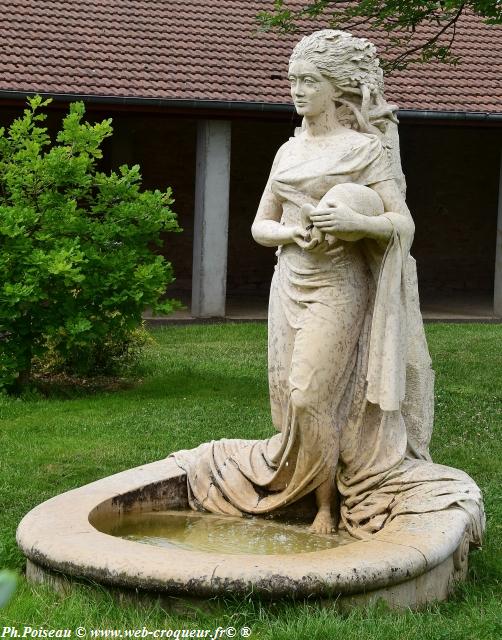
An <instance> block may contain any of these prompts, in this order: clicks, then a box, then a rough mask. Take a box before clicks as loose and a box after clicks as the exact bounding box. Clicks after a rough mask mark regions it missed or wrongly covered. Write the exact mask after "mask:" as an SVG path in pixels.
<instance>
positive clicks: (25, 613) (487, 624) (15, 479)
mask: <svg viewBox="0 0 502 640" xmlns="http://www.w3.org/2000/svg"><path fill="white" fill-rule="evenodd" d="M427 334H428V340H429V346H430V350H431V354H432V358H433V363H434V368H435V370H436V375H437V379H436V427H435V432H434V437H433V443H432V454H433V458H434V460H435V461H436V462H440V463H443V464H447V465H451V466H455V467H460V468H462V469H464V470H465V471H467V472H468V473H469V474H470V475H472V476H473V478H474V479H475V480H476V482H477V483H478V484H479V486H480V487H481V489H482V490H483V493H484V496H485V500H486V511H487V519H488V531H487V534H486V540H485V545H484V547H483V550H482V551H477V552H475V553H473V554H471V560H470V572H469V579H468V582H467V583H466V584H465V585H464V586H462V587H460V588H459V589H458V590H457V592H456V594H455V596H454V597H453V598H452V599H451V600H450V601H449V602H448V603H444V604H438V605H434V606H431V607H430V608H428V609H427V610H425V611H422V612H419V613H413V612H407V613H395V612H389V611H387V610H386V609H385V607H380V606H377V607H373V608H369V609H364V610H355V611H352V612H351V613H345V614H340V613H337V612H336V611H335V610H334V609H333V608H332V607H323V606H321V605H320V604H318V603H316V602H314V601H309V602H302V603H296V604H295V603H275V604H274V603H264V602H259V601H253V600H246V601H243V600H239V601H236V600H228V601H224V602H222V601H218V602H214V603H213V604H212V606H211V607H199V606H196V605H192V606H190V607H188V608H185V609H182V610H180V611H179V612H178V613H173V610H172V609H169V611H165V610H163V609H162V608H161V607H160V606H159V605H151V604H145V605H138V604H132V603H120V602H118V601H117V600H115V599H113V598H112V597H111V596H110V594H109V593H107V592H106V590H104V589H102V588H100V587H99V586H94V585H82V586H79V587H78V588H77V589H76V590H74V591H72V593H71V594H70V595H65V596H64V595H58V594H56V593H54V592H52V591H51V590H50V589H48V588H45V587H44V588H42V587H40V586H36V587H33V586H31V585H29V584H28V583H26V582H25V580H24V579H23V578H21V579H20V582H19V586H18V590H17V592H16V595H15V597H14V598H13V600H12V601H11V603H10V605H9V606H8V607H7V608H6V609H4V610H1V611H0V637H1V636H2V626H3V625H10V626H17V627H18V628H20V629H21V630H22V626H23V625H30V626H33V627H35V626H40V625H42V626H44V625H45V626H47V627H48V628H53V629H57V628H63V627H66V628H76V627H78V626H86V627H88V628H89V629H90V628H94V627H97V628H102V627H110V628H135V627H143V626H146V628H147V629H151V630H153V629H177V628H192V629H197V628H199V629H212V628H217V627H218V626H221V627H228V626H234V627H236V628H237V629H239V628H240V627H242V626H248V627H250V628H251V630H252V635H251V638H279V639H282V638H284V640H286V639H287V640H292V639H296V638H309V639H311V638H314V639H317V638H319V639H320V638H323V639H324V638H329V639H331V638H333V639H335V638H343V640H352V639H354V640H356V639H357V640H359V639H391V638H392V639H399V640H401V639H406V640H408V639H410V640H411V639H417V640H418V639H420V640H427V639H432V638H434V639H438V640H439V639H441V640H454V639H462V640H464V639H471V638H472V639H476V640H478V639H479V640H484V639H487V640H488V639H489V640H492V639H493V640H495V639H497V638H502V606H501V601H502V597H501V596H502V589H501V579H502V558H501V554H500V548H501V546H502V495H501V493H502V490H501V486H502V473H501V468H502V465H501V459H502V433H501V431H502V429H501V426H502V425H501V423H502V326H501V325H465V324H464V325H447V324H434V325H428V326H427ZM153 335H154V340H155V343H154V344H152V345H151V347H149V350H148V354H147V356H146V357H145V359H144V362H143V363H142V364H141V368H140V375H141V382H140V383H138V384H135V385H133V386H130V387H129V388H125V389H123V390H119V391H114V392H111V391H109V392H99V393H95V394H94V395H87V396H84V395H82V394H80V395H78V394H74V395H73V397H66V398H65V397H62V396H61V395H59V397H58V396H57V395H56V396H54V397H51V398H49V399H47V398H42V397H37V396H36V395H34V396H32V397H25V398H22V399H13V398H7V397H4V396H0V421H1V422H0V424H1V428H0V513H1V522H0V568H2V567H10V568H16V569H17V570H18V571H20V572H22V569H23V564H24V560H23V557H22V555H21V554H20V552H19V550H18V549H17V547H16V544H15V538H14V536H15V530H16V526H17V524H18V522H19V521H20V519H21V518H22V516H23V515H24V514H25V513H26V512H27V511H28V510H30V509H31V508H32V507H34V506H35V505H36V504H38V503H40V502H42V501H43V500H46V499H48V498H50V497H51V496H54V495H56V494H58V493H60V492H62V491H65V490H68V489H71V488H74V487H77V486H80V485H82V484H85V483H87V482H91V481H93V480H96V479H98V478H102V477H104V476H107V475H109V474H111V473H115V472H117V471H121V470H123V469H127V468H130V467H135V466H138V465H140V464H143V463H146V462H151V461H153V460H157V459H159V458H163V457H165V456H166V455H167V454H168V453H169V452H171V451H174V450H177V449H181V448H189V447H193V446H195V445H197V444H198V443H200V442H202V441H207V440H209V439H213V438H215V439H216V438H221V437H242V438H248V437H249V438H261V437H266V436H268V435H270V434H271V433H272V427H271V422H270V417H269V408H268V390H267V378H266V327H265V325H263V324H235V325H229V324H226V325H204V326H188V327H169V328H164V329H161V330H157V331H155V332H154V334H153ZM237 637H240V636H239V634H238V635H237Z"/></svg>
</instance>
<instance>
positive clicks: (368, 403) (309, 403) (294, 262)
mask: <svg viewBox="0 0 502 640" xmlns="http://www.w3.org/2000/svg"><path fill="white" fill-rule="evenodd" d="M288 77H289V80H290V82H291V95H292V97H293V101H294V104H295V108H296V110H297V112H298V114H299V115H301V116H303V125H302V127H301V129H300V130H299V131H298V132H297V135H296V136H295V137H293V138H291V139H290V140H288V141H287V142H286V143H285V144H284V145H283V146H282V147H281V148H280V149H279V151H278V152H277V155H276V158H275V160H274V163H273V166H272V171H271V173H270V178H269V181H268V183H267V185H266V187H265V191H264V193H263V197H262V199H261V202H260V205H259V208H258V212H257V214H256V219H255V221H254V223H253V227H252V233H253V237H254V238H255V240H256V241H257V242H259V243H260V244H262V245H265V246H270V247H279V249H278V251H277V256H278V260H277V266H276V267H275V273H274V277H273V280H272V285H271V291H270V306H269V344H268V349H269V384H270V400H271V409H272V420H273V423H274V426H275V428H276V429H277V431H278V433H276V434H275V435H273V436H272V437H270V438H269V439H267V440H263V441H256V440H230V439H229V440H220V441H214V442H210V443H206V444H203V445H201V446H199V447H198V448H197V449H194V450H190V451H180V452H177V453H175V454H173V455H174V456H175V459H176V462H177V463H178V465H179V466H180V467H182V468H183V469H184V470H185V471H186V473H187V479H188V487H189V498H190V504H191V506H192V507H193V508H195V509H205V510H208V511H211V512H214V513H223V514H232V515H242V514H265V513H268V512H271V511H274V510H276V509H279V508H281V507H284V506H285V505H288V504H290V503H293V502H295V501H297V500H299V499H300V498H302V497H303V496H305V495H306V494H308V493H311V492H314V493H315V497H316V502H317V509H318V510H317V515H316V517H315V519H314V522H313V524H312V527H311V529H312V530H313V531H314V532H319V533H328V532H330V531H332V529H333V528H334V526H335V521H339V524H340V526H341V527H342V528H344V529H346V530H348V531H349V532H350V533H351V534H352V535H354V536H356V537H358V538H363V537H366V536H368V535H371V534H372V533H374V532H376V531H378V530H380V529H381V528H382V527H383V526H384V525H385V524H386V523H387V522H389V521H390V520H391V519H393V518H395V517H396V516H398V515H399V514H402V513H422V512H427V511H437V510H442V509H448V508H452V507H457V508H462V509H465V510H466V511H467V512H468V513H469V514H470V516H471V538H472V540H473V541H475V542H479V540H480V536H481V533H482V529H483V511H482V502H481V495H480V492H479V489H478V487H477V486H476V485H475V483H474V482H473V481H472V480H471V478H469V476H467V475H466V474H465V473H463V472H462V471H458V470H456V469H451V468H449V467H445V466H441V465H436V464H433V463H432V462H431V461H430V457H429V453H428V444H429V440H430V435H431V431H432V419H433V372H432V370H431V368H430V358H429V355H428V351H427V345H426V342H425V336H424V331H423V325H422V320H421V316H420V311H419V307H418V295H417V285H416V272H415V267H414V261H413V259H412V258H411V257H410V256H409V250H410V246H411V242H412V238H413V232H414V224H413V221H412V218H411V215H410V213H409V211H408V208H407V206H406V203H405V200H404V197H403V192H404V178H403V175H402V172H401V165H400V160H399V147H398V138H397V125H396V118H395V116H394V111H395V107H391V106H390V105H389V104H387V103H386V101H385V100H384V97H383V78H382V72H381V69H380V67H379V61H378V58H377V57H376V52H375V48H374V46H373V45H372V44H371V43H370V42H368V41H367V40H365V39H361V38H356V37H353V36H351V35H350V34H349V33H346V32H342V31H333V30H324V31H318V32H316V33H313V34H312V35H310V36H308V37H305V38H303V40H301V42H300V43H299V44H298V45H297V46H296V47H295V49H294V51H293V54H292V56H291V60H290V65H289V76H288ZM337 492H338V493H339V494H340V500H339V502H338V503H337V501H336V500H335V494H336V493H337ZM337 504H338V505H339V506H336V505H337ZM333 509H336V513H333ZM335 516H336V517H335Z"/></svg>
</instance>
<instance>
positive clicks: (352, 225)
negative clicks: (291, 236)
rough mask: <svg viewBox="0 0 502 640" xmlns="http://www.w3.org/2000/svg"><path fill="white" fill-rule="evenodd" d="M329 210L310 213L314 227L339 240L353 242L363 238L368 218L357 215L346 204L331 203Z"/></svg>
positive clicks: (316, 210) (317, 210)
mask: <svg viewBox="0 0 502 640" xmlns="http://www.w3.org/2000/svg"><path fill="white" fill-rule="evenodd" d="M327 205H328V207H329V208H326V209H315V210H314V211H312V212H311V213H310V218H311V220H312V222H313V223H314V226H315V227H316V228H317V229H319V230H320V231H322V232H323V233H329V234H330V235H333V236H335V237H337V238H340V240H347V241H349V242H354V241H356V240H360V239H361V238H364V237H365V235H366V227H367V221H368V217H367V216H364V215H361V214H360V213H357V212H356V211H354V210H353V209H351V208H350V207H349V206H347V205H346V204H343V203H341V202H335V201H331V202H328V203H327Z"/></svg>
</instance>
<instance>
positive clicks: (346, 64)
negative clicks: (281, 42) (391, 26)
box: [289, 29, 383, 94]
mask: <svg viewBox="0 0 502 640" xmlns="http://www.w3.org/2000/svg"><path fill="white" fill-rule="evenodd" d="M300 60H304V61H306V62H310V63H311V64H312V65H314V67H316V69H317V70H318V71H319V73H320V74H321V75H322V76H324V77H325V78H327V79H328V80H330V81H331V82H332V83H333V85H334V86H335V87H336V88H337V89H338V90H340V91H342V92H343V93H359V94H360V93H361V90H362V87H367V88H368V89H369V90H370V91H371V92H373V93H376V92H382V91H383V73H382V69H381V68H380V63H379V60H378V58H377V55H376V49H375V46H374V45H373V44H372V43H371V42H370V41H369V40H366V38H356V37H354V36H353V35H351V34H350V33H348V32H346V31H335V30H334V29H323V30H322V31H315V32H314V33H312V34H311V35H309V36H305V37H304V38H302V39H301V40H300V42H299V43H298V44H297V45H296V47H295V48H294V49H293V53H292V55H291V58H290V60H289V64H290V67H291V65H293V64H294V63H297V62H298V61H300Z"/></svg>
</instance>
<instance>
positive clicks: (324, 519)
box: [309, 509, 335, 533]
mask: <svg viewBox="0 0 502 640" xmlns="http://www.w3.org/2000/svg"><path fill="white" fill-rule="evenodd" d="M309 531H312V533H334V532H335V523H334V522H333V518H332V517H331V511H328V510H324V509H319V511H318V512H317V515H316V517H315V519H314V522H313V523H312V524H311V525H310V527H309Z"/></svg>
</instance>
